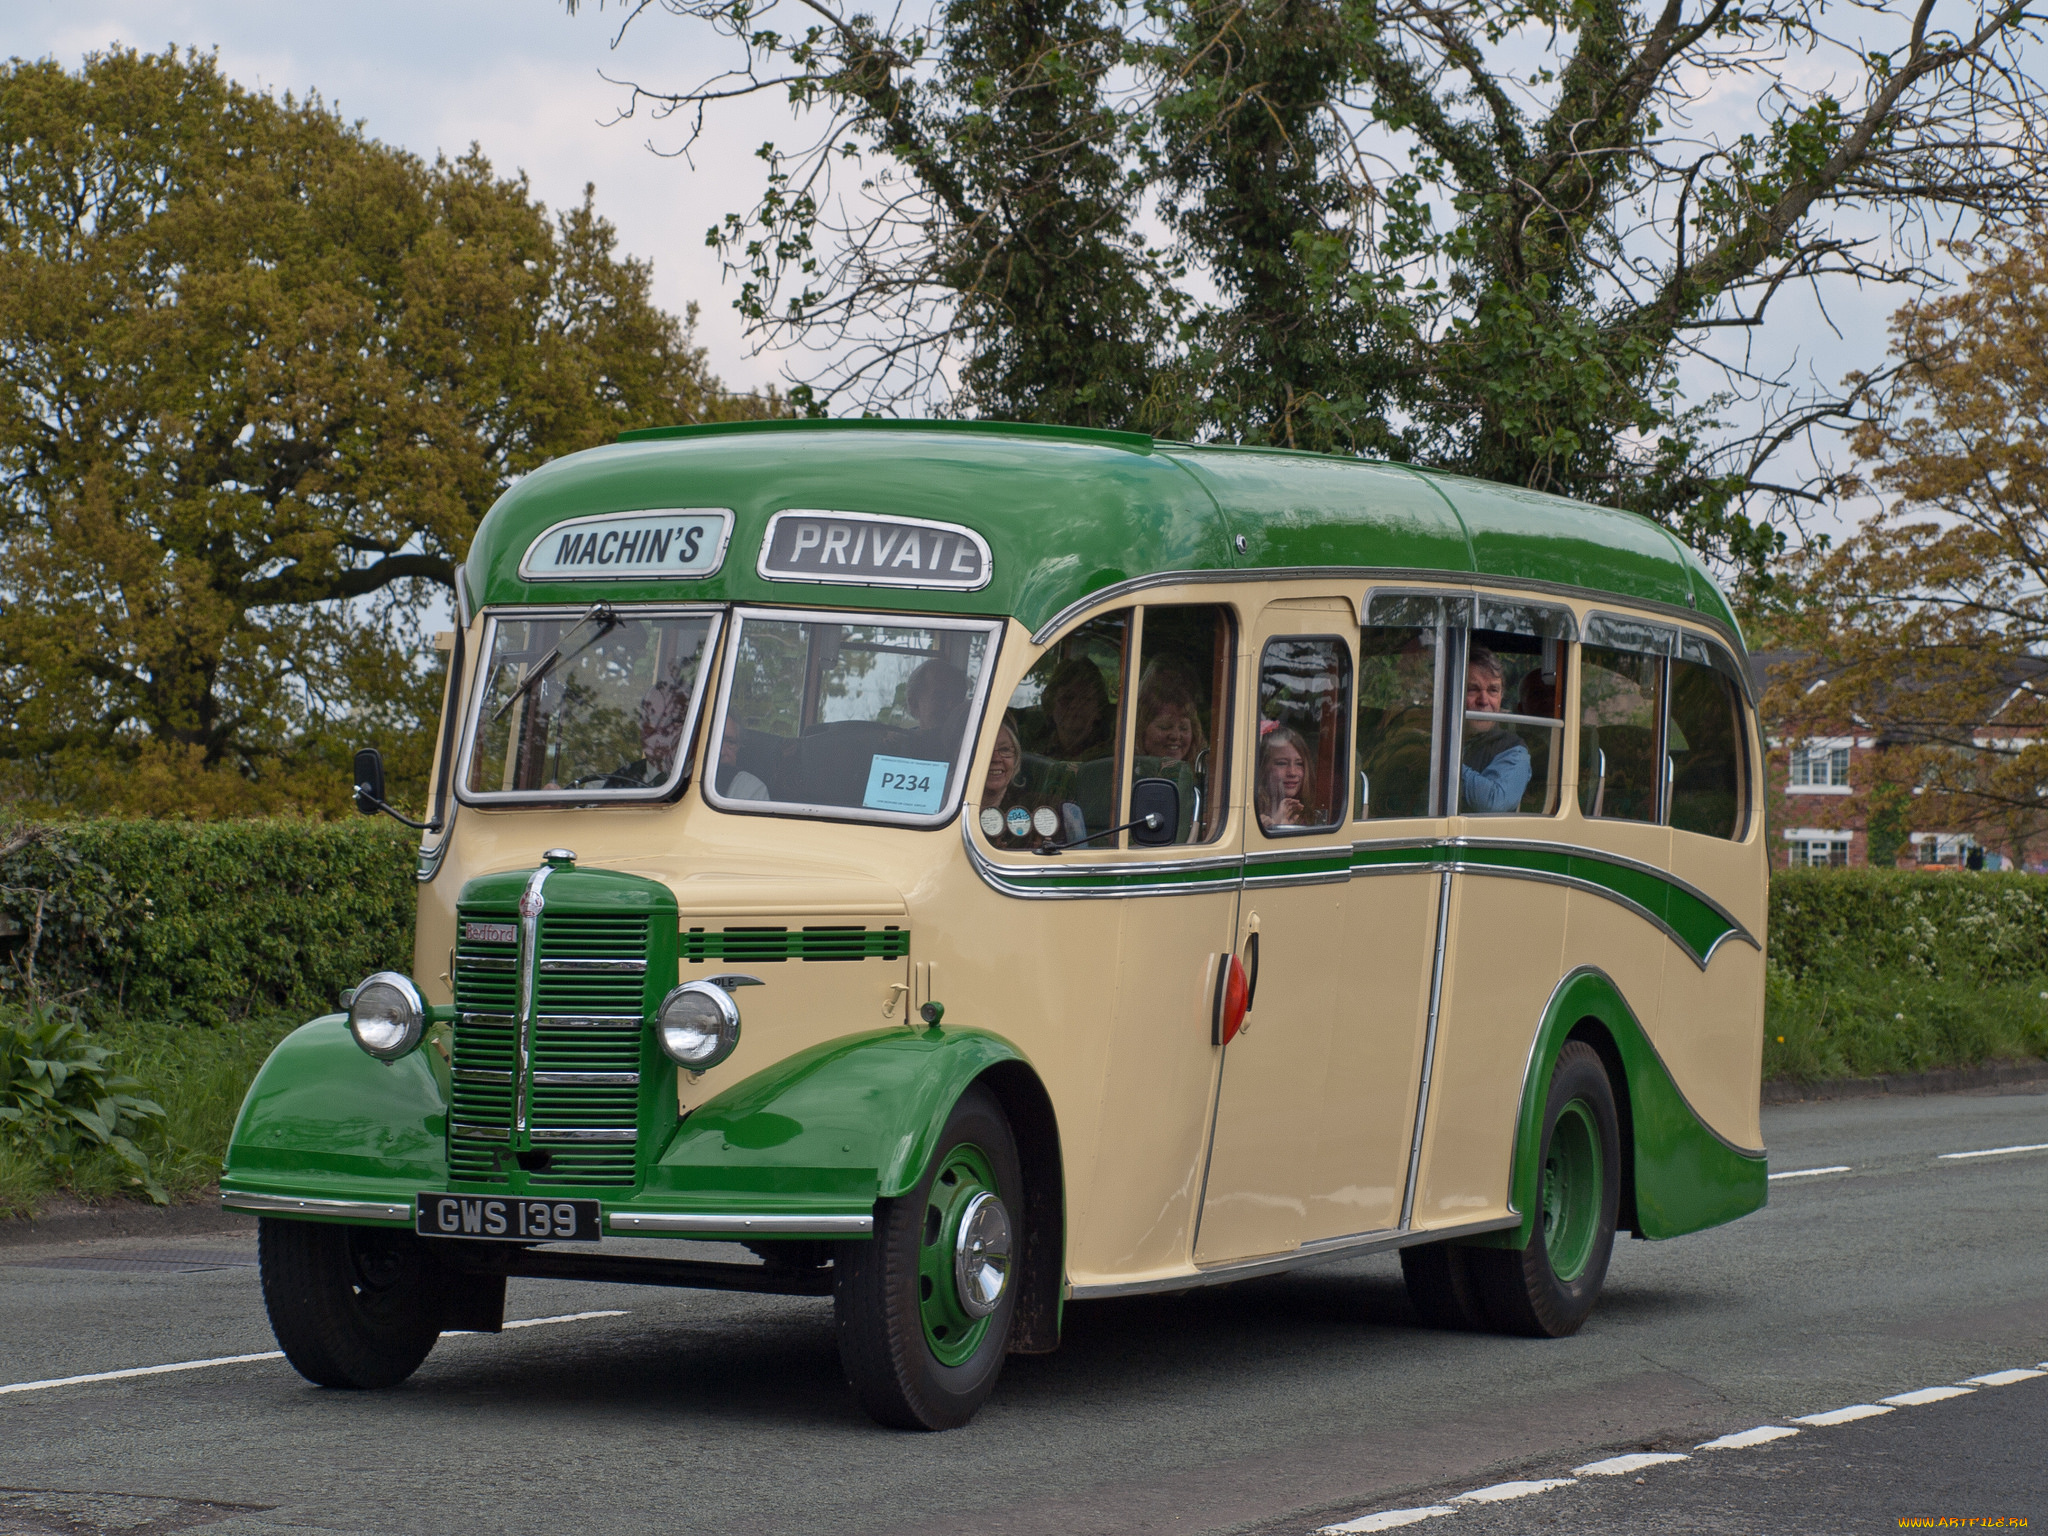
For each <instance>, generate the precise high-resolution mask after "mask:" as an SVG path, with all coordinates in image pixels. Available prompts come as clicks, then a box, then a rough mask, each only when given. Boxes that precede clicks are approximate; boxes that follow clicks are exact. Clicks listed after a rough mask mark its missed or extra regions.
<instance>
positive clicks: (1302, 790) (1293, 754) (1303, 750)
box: [1252, 720, 1325, 832]
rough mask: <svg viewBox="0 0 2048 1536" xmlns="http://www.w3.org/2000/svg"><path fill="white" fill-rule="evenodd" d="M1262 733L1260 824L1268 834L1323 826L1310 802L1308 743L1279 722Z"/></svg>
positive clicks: (1257, 793) (1256, 793)
mask: <svg viewBox="0 0 2048 1536" xmlns="http://www.w3.org/2000/svg"><path fill="white" fill-rule="evenodd" d="M1259 730H1260V735H1259V781H1258V788H1257V789H1256V790H1255V791H1254V793H1253V796H1252V799H1253V802H1254V803H1255V805H1256V806H1257V808H1258V813H1259V825H1260V826H1261V827H1263V828H1265V830H1266V831H1268V832H1271V831H1272V830H1273V829H1274V828H1276V827H1314V826H1320V825H1321V824H1322V823H1323V821H1324V819H1325V818H1324V817H1323V814H1322V812H1321V811H1320V810H1318V809H1316V808H1314V807H1312V806H1311V805H1309V803H1308V791H1309V782H1308V743H1307V742H1305V741H1303V740H1302V739H1301V736H1300V735H1299V734H1298V733H1297V732H1295V731H1292V730H1290V729H1288V728H1287V727H1286V726H1284V725H1281V724H1280V723H1279V722H1278V721H1274V720H1269V721H1267V722H1266V723H1265V724H1264V725H1262V726H1261V727H1260V728H1259Z"/></svg>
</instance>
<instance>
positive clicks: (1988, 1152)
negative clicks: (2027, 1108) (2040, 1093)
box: [1936, 1141, 2048, 1163]
mask: <svg viewBox="0 0 2048 1536" xmlns="http://www.w3.org/2000/svg"><path fill="white" fill-rule="evenodd" d="M2008 1152H2048V1141H2034V1142H2029V1143H2028V1144H2027V1145H2026V1146H2024V1147H1985V1148H1984V1149H1983V1150H1982V1151H1979V1152H1944V1153H1942V1154H1941V1155H1940V1157H1939V1158H1937V1159H1936V1161H1938V1162H1943V1163H1952V1162H1954V1161H1955V1160H1956V1159H1957V1158H1959V1157H2003V1156H2004V1155H2005V1154H2006V1153H2008Z"/></svg>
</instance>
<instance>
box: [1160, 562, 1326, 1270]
mask: <svg viewBox="0 0 2048 1536" xmlns="http://www.w3.org/2000/svg"><path fill="white" fill-rule="evenodd" d="M1354 612H1355V610H1354V609H1353V607H1352V605H1351V603H1350V601H1349V600H1347V599H1344V598H1294V599H1285V600H1282V601H1280V602H1276V603H1271V604H1269V605H1268V606H1267V607H1266V609H1265V610H1264V612H1263V613H1262V614H1261V615H1260V617H1259V620H1258V622H1257V624H1256V626H1255V628H1254V631H1253V633H1252V635H1251V636H1250V640H1251V644H1250V645H1249V646H1248V647H1247V650H1248V653H1249V655H1250V657H1251V658H1252V660H1253V663H1254V671H1253V675H1252V686H1251V688H1250V690H1249V691H1250V697H1249V700H1248V703H1249V704H1250V708H1249V709H1248V710H1246V711H1244V714H1245V716H1246V717H1247V720H1248V725H1247V729H1246V733H1245V738H1244V740H1245V745H1244V751H1243V754H1242V757H1243V772H1242V775H1241V777H1240V780H1239V782H1240V783H1246V784H1247V785H1248V788H1249V793H1248V794H1247V796H1246V799H1247V800H1248V801H1249V802H1250V803H1249V805H1248V806H1247V807H1246V815H1245V817H1244V825H1245V833H1244V836H1245V890H1244V895H1243V897H1242V898H1241V900H1240V902H1239V904H1238V915H1237V943H1236V951H1237V953H1238V955H1239V956H1240V957H1241V959H1242V961H1243V964H1244V966H1245V969H1246V972H1247V973H1248V976H1249V979H1250V983H1251V1006H1250V1008H1249V1010H1248V1011H1247V1012H1246V1014H1245V1015H1244V1023H1243V1026H1242V1028H1240V1029H1239V1030H1238V1031H1237V1032H1236V1033H1235V1034H1234V1036H1232V1037H1231V1038H1229V1039H1228V1040H1217V1041H1216V1046H1215V1049H1216V1051H1217V1055H1218V1057H1219V1060H1218V1063H1217V1073H1218V1081H1217V1085H1216V1099H1215V1109H1214V1129H1213V1131H1212V1132H1211V1135H1210V1146H1209V1158H1208V1164H1207V1167H1206V1169H1205V1170H1204V1177H1203V1183H1202V1209H1201V1223H1200V1226H1199V1227H1198V1229H1197V1232H1196V1241H1195V1262H1196V1263H1198V1264H1211V1263H1220V1262H1225V1261H1228V1260H1231V1259H1239V1258H1247V1257H1253V1256H1257V1255H1263V1254H1276V1253H1286V1252H1289V1251H1291V1250H1293V1249H1295V1248H1297V1247H1299V1246H1300V1245H1301V1243H1302V1241H1303V1238H1304V1235H1305V1234H1306V1233H1307V1232H1308V1220H1309V1217H1308V1200H1309V1197H1310V1192H1311V1189H1312V1188H1313V1187H1314V1186H1315V1184H1316V1183H1317V1179H1316V1176H1315V1172H1314V1170H1315V1168H1316V1163H1317V1157H1318V1154H1319V1151H1320V1148H1321V1143H1322V1139H1323V1125H1322V1121H1323V1116H1324V1113H1325V1110H1326V1107H1327V1106H1326V1103H1325V1092H1324V1090H1325V1074H1326V1072H1327V1070H1328V1066H1329V1059H1330V1042H1331V1035H1332V1021H1333V1019H1334V1017H1335V1016H1336V1014H1337V1013H1338V1011H1339V1010H1340V1008H1341V1007H1342V1006H1343V1005H1344V1002H1345V999H1346V996H1347V994H1348V992H1349V990H1350V988H1351V986H1352V985H1354V981H1353V979H1352V978H1351V977H1349V976H1347V974H1346V972H1347V970H1348V967H1347V965H1346V963H1345V960H1346V955H1347V950H1348V948H1349V944H1350V938H1349V935H1348V934H1347V931H1346V922H1345V902H1346V898H1347V894H1348V893H1347V882H1348V881H1349V878H1350V857H1351V845H1350V842H1349V839H1348V834H1347V830H1346V829H1347V825H1348V822H1349V819H1350V795H1349V785H1350V781H1351V769H1350V762H1351V742H1350V737H1351V697H1352V671H1353V661H1352V653H1353V647H1354V644H1355V635H1356V621H1355V618H1354V617H1353V615H1354ZM1218 1032H1219V1033H1220V1032H1221V1030H1220V1029H1219V1031H1218Z"/></svg>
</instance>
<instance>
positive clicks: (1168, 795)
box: [1131, 779, 1180, 848]
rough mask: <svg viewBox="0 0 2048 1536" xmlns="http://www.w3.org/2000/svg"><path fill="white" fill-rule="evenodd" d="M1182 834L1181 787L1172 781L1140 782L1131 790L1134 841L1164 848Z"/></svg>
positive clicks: (1148, 846) (1143, 846) (1139, 844)
mask: <svg viewBox="0 0 2048 1536" xmlns="http://www.w3.org/2000/svg"><path fill="white" fill-rule="evenodd" d="M1179 833H1180V786H1179V785H1178V784H1176V783H1174V782H1173V780H1171V779H1140V780H1138V782H1137V783H1135V784H1133V785H1132V786H1131V841H1132V842H1134V843H1136V844H1137V845H1138V846H1139V847H1140V848H1162V847H1164V846H1166V845H1167V844H1168V843H1171V842H1172V841H1173V840H1174V838H1175V837H1177V836H1178V835H1179Z"/></svg>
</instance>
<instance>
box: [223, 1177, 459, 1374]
mask: <svg viewBox="0 0 2048 1536" xmlns="http://www.w3.org/2000/svg"><path fill="white" fill-rule="evenodd" d="M256 1254H257V1262H258V1265H259V1273H260V1274H261V1275H262V1278H263V1305H264V1308H265V1310H267V1311H268V1312H269V1313H270V1330H271V1332H273V1333H275V1334H276V1335H277V1343H278V1347H279V1348H280V1349H282V1350H283V1351H284V1357H285V1359H287V1360H289V1361H290V1362H291V1364H292V1369H293V1370H295V1371H297V1372H298V1373H299V1374H300V1375H301V1376H303V1377H305V1378H306V1380H308V1381H310V1382H312V1383H314V1384H315V1385H316V1386H322V1387H355V1388H372V1387H392V1386H396V1385H397V1384H398V1383H399V1382H401V1381H403V1380H405V1378H406V1377H408V1376H410V1375H411V1374H412V1373H413V1372H414V1371H416V1370H418V1369H419V1365H420V1362H421V1361H422V1360H424V1359H426V1358H427V1352H428V1351H429V1350H431V1349H432V1348H433V1347H434V1341H435V1340H436V1339H438V1338H440V1336H441V1314H440V1308H441V1298H440V1295H439V1293H438V1289H437V1286H436V1280H437V1278H438V1273H437V1270H438V1266H436V1265H435V1263H434V1261H433V1258H432V1256H431V1255H430V1254H429V1253H428V1252H427V1249H426V1245H425V1244H423V1243H422V1242H421V1241H420V1240H419V1238H418V1237H417V1236H415V1235H414V1234H413V1233H411V1232H404V1231H398V1230H395V1229H393V1228H390V1227H344V1226H336V1225H331V1224H329V1223H325V1222H312V1221H282V1220H278V1219H276V1218H273V1217H268V1216H266V1217H264V1218H263V1220H262V1221H260V1222H259V1223H258V1224H257V1234H256Z"/></svg>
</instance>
